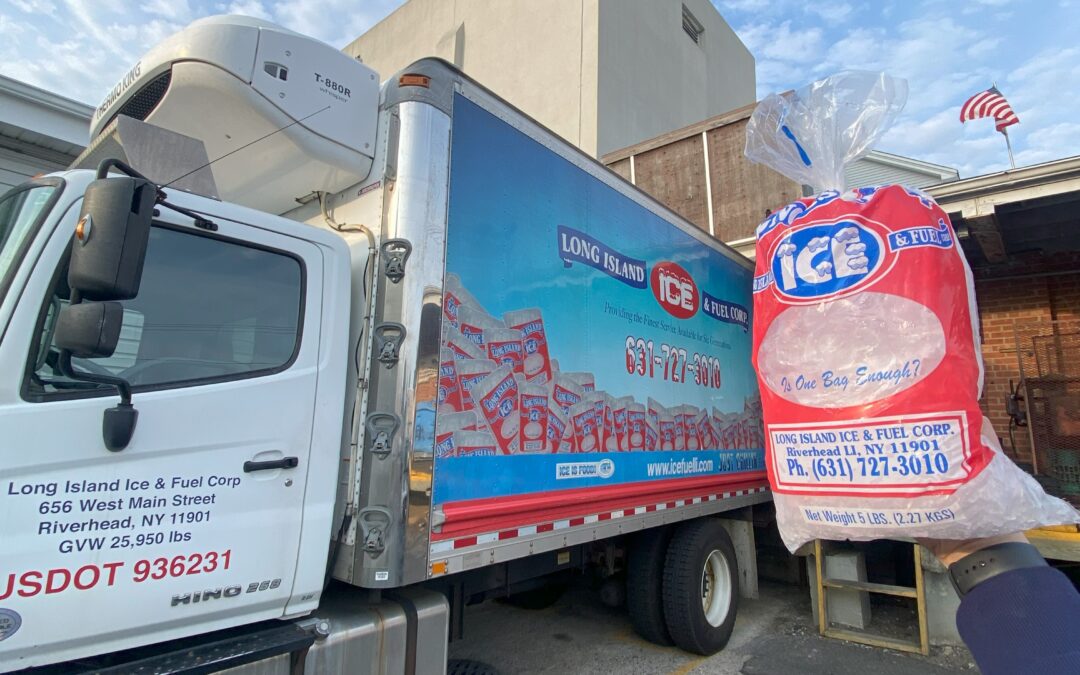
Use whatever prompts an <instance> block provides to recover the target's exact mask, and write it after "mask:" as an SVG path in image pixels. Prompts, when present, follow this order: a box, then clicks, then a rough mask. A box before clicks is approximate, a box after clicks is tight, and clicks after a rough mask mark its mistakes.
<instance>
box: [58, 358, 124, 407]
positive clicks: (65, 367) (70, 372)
mask: <svg viewBox="0 0 1080 675" xmlns="http://www.w3.org/2000/svg"><path fill="white" fill-rule="evenodd" d="M57 365H59V366H60V372H61V373H63V374H64V375H65V376H66V377H69V378H71V379H73V380H82V381H84V382H95V383H97V384H107V385H111V386H113V387H116V388H117V390H119V392H120V405H126V406H130V405H131V383H130V382H128V381H127V380H125V379H124V378H122V377H111V376H109V375H97V374H96V373H84V372H75V369H74V368H72V366H71V352H70V351H68V350H66V349H61V350H60V359H59V363H58V364H57Z"/></svg>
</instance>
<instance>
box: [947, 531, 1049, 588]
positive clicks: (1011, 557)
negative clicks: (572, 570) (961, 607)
mask: <svg viewBox="0 0 1080 675" xmlns="http://www.w3.org/2000/svg"><path fill="white" fill-rule="evenodd" d="M1045 566H1046V560H1045V559H1044V558H1043V557H1042V554H1040V553H1039V551H1038V549H1036V548H1035V547H1034V546H1032V545H1031V544H1028V543H1023V542H1018V541H1008V542H1004V543H1001V544H994V545H993V546H988V547H986V548H984V549H980V550H978V551H975V552H974V553H970V554H968V555H966V556H964V557H963V558H961V559H960V560H957V561H956V562H954V563H953V564H952V565H949V578H950V579H952V583H953V588H955V589H956V592H957V593H958V594H959V595H960V597H964V596H965V595H967V594H968V592H970V591H971V589H973V588H975V587H976V586H978V585H979V584H981V583H982V582H984V581H986V580H987V579H989V578H991V577H996V576H997V575H999V574H1002V573H1004V572H1009V571H1012V570H1018V569H1023V568H1025V567H1045Z"/></svg>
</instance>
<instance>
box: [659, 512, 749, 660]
mask: <svg viewBox="0 0 1080 675" xmlns="http://www.w3.org/2000/svg"><path fill="white" fill-rule="evenodd" d="M663 595H664V619H665V620H666V622H667V629H668V634H669V635H670V636H671V639H672V641H673V642H674V643H675V644H676V645H678V646H679V647H680V648H681V649H684V650H686V651H688V652H693V653H695V654H702V655H706V656H707V655H709V654H715V653H716V652H718V651H720V650H721V649H723V648H724V645H726V644H727V642H728V639H729V638H730V637H731V629H732V628H733V627H734V625H735V614H736V613H737V612H738V608H739V566H738V562H737V561H736V558H735V547H734V546H733V545H732V543H731V537H729V536H728V533H727V530H725V529H724V526H723V525H721V524H720V523H719V522H718V521H717V520H715V519H712V518H699V519H697V520H692V521H690V522H687V523H684V524H682V525H680V526H679V528H678V529H677V530H676V531H675V533H674V535H673V536H672V538H671V543H670V544H668V547H667V556H666V558H665V561H664V584H663Z"/></svg>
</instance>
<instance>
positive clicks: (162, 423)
mask: <svg viewBox="0 0 1080 675" xmlns="http://www.w3.org/2000/svg"><path fill="white" fill-rule="evenodd" d="M93 179H94V174H93V173H92V172H88V171H73V172H67V173H62V174H57V175H53V176H50V177H48V178H44V179H39V180H38V181H36V182H33V183H30V184H29V185H26V186H24V187H22V188H20V189H18V190H15V191H13V192H10V193H8V194H7V195H6V196H5V197H4V198H3V200H2V201H0V219H3V220H4V221H5V222H4V228H3V229H4V230H5V231H9V230H10V235H9V239H8V240H7V241H5V242H4V248H3V252H4V256H3V260H4V263H5V264H4V268H3V270H2V277H3V280H4V281H3V283H4V287H5V289H6V292H5V293H4V296H3V297H4V300H3V304H2V305H0V326H3V341H2V343H0V373H3V377H2V378H0V407H2V410H3V412H2V414H0V438H3V439H4V446H5V454H4V469H3V473H4V480H3V485H2V490H3V495H4V498H3V502H4V514H5V520H6V521H7V522H9V523H24V524H25V526H24V527H17V528H5V532H4V541H5V546H4V548H5V554H4V563H5V565H4V568H5V569H4V573H5V574H4V577H3V578H2V579H0V606H7V605H8V603H10V601H11V600H14V599H16V598H18V599H22V600H24V603H23V604H25V607H24V608H23V609H21V611H20V618H19V620H20V622H21V624H22V626H21V628H20V629H19V630H20V632H23V633H25V634H26V636H27V637H28V638H29V639H25V640H20V642H21V643H22V644H24V645H25V648H24V649H23V650H12V651H7V650H5V653H4V659H5V662H6V661H7V660H8V659H17V660H24V661H25V662H26V663H28V664H32V663H34V662H40V660H41V659H42V657H44V656H47V657H48V658H49V660H57V659H63V658H64V657H67V656H71V657H75V656H79V655H82V654H84V653H85V652H86V649H87V647H88V646H93V648H94V649H95V650H101V649H105V650H111V649H117V648H121V647H123V646H126V645H129V644H130V639H131V637H132V636H133V635H138V636H140V640H141V641H145V640H149V641H162V640H168V639H171V638H174V637H177V636H180V635H188V634H191V633H192V632H193V629H195V630H196V631H198V632H203V631H209V630H214V629H216V628H219V627H224V626H228V625H233V624H234V623H235V622H236V621H235V617H236V616H238V615H245V616H246V617H249V619H247V620H260V619H269V618H279V617H281V616H283V615H284V616H288V615H303V614H306V613H309V612H310V611H311V610H313V609H314V608H315V607H316V606H317V604H318V600H319V595H320V593H321V591H322V587H323V583H324V578H325V572H326V560H325V558H326V550H327V541H328V538H329V535H330V529H331V525H330V519H331V516H332V513H333V504H334V500H335V496H336V487H337V486H336V482H337V464H338V463H339V461H340V458H339V446H340V437H341V419H342V416H343V414H344V411H343V402H344V388H345V373H346V371H347V359H348V348H347V343H346V338H347V335H348V327H347V323H348V317H349V312H348V308H349V303H350V293H351V291H350V286H351V279H350V254H349V249H348V247H347V245H346V244H345V242H344V241H343V240H342V239H341V237H338V236H335V235H332V234H330V233H328V232H325V231H320V230H319V229H317V228H313V227H309V226H305V225H302V224H299V223H296V222H294V221H290V220H286V219H284V218H279V217H276V216H271V215H268V214H265V213H260V212H257V211H253V210H250V209H246V208H243V207H239V206H235V205H229V204H225V203H221V202H217V201H214V200H209V199H205V198H202V197H197V196H194V195H187V194H184V193H182V192H179V191H176V190H166V191H165V193H166V195H167V199H168V200H169V201H170V202H175V204H176V205H177V206H181V207H183V208H186V209H190V210H192V211H193V212H198V213H200V214H201V216H202V217H203V218H205V221H204V223H203V224H202V225H201V226H199V225H196V222H195V221H194V220H193V219H192V218H191V217H189V216H187V215H184V214H181V213H178V212H175V211H171V210H169V209H165V208H160V209H159V214H158V215H157V216H156V217H154V219H153V224H152V226H151V227H150V231H149V242H148V246H147V249H146V258H145V263H144V266H143V270H142V280H141V286H140V288H139V292H138V296H137V297H136V298H134V299H132V300H130V301H127V302H125V304H124V307H123V324H122V327H120V337H119V341H118V344H117V347H116V349H115V351H114V352H113V354H112V356H109V357H105V358H78V357H75V358H73V359H72V366H73V367H74V368H75V369H76V370H77V371H86V372H89V373H97V374H101V375H106V376H117V377H122V378H124V379H126V380H127V381H128V383H129V384H130V386H131V389H132V393H133V405H134V408H135V410H137V412H138V419H137V424H136V427H135V429H134V433H133V436H132V438H131V442H130V444H129V445H127V447H124V448H117V449H116V451H114V452H112V451H109V450H108V449H106V447H105V445H104V441H103V438H102V425H103V414H104V411H105V410H107V409H109V408H112V407H113V406H115V405H116V403H117V393H116V389H115V388H114V387H112V386H109V385H106V384H96V383H92V382H86V381H81V380H77V379H72V378H70V377H68V376H65V375H64V374H63V372H62V371H61V369H60V366H59V357H60V351H59V349H58V348H57V346H56V344H55V336H56V328H57V323H58V317H59V316H61V312H62V308H63V307H64V306H65V305H67V303H69V301H70V300H71V288H70V287H69V285H68V283H67V269H66V264H65V262H64V260H65V257H66V256H67V255H68V251H69V249H70V247H72V246H81V245H82V244H81V243H80V242H79V241H76V242H75V243H74V244H73V243H72V238H71V233H72V232H73V231H75V227H76V221H77V220H78V218H79V214H80V212H81V209H82V206H83V204H82V196H83V194H84V192H85V191H86V189H87V187H88V185H89V184H90V183H91V181H92V180H93ZM100 234H102V233H100V232H97V231H95V228H94V227H93V226H92V225H91V227H90V230H89V233H88V235H87V237H88V238H89V240H90V241H92V240H93V238H94V236H95V235H100ZM9 251H10V252H11V253H10V255H9ZM18 261H33V262H34V264H33V265H32V266H29V265H21V266H17V265H16V264H15V263H17V262H18ZM15 449H20V450H19V451H17V452H16V451H14V450H15ZM75 514H78V517H73V516H74V515H75ZM165 552H167V553H165ZM223 573H227V579H228V580H227V581H223V580H221V578H222V577H223V576H225V575H224V574H223ZM91 597H93V598H102V599H109V598H111V600H108V601H106V602H105V603H104V604H101V603H97V602H95V603H94V606H95V607H97V609H96V610H95V612H94V616H93V617H88V616H87V615H86V614H85V612H84V609H85V608H87V606H88V598H91ZM34 599H36V602H30V600H34ZM20 637H22V636H20ZM4 646H5V647H6V646H7V645H4Z"/></svg>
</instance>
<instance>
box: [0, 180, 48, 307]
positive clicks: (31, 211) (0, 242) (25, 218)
mask: <svg viewBox="0 0 1080 675" xmlns="http://www.w3.org/2000/svg"><path fill="white" fill-rule="evenodd" d="M59 189H60V188H59V186H56V185H35V186H31V187H28V188H23V189H16V190H12V191H10V192H8V193H7V194H5V195H4V196H3V197H0V300H2V299H3V298H4V296H5V295H7V289H8V286H9V285H10V284H11V278H12V277H13V276H14V275H15V268H16V267H17V266H18V263H19V261H20V260H22V257H23V255H24V253H25V251H26V246H27V244H29V241H30V236H31V234H32V233H33V232H34V231H35V230H36V229H37V224H38V223H39V222H41V219H42V217H43V216H44V215H45V211H46V209H47V208H48V207H49V204H50V198H51V197H52V196H53V194H54V193H55V192H56V191H57V190H59Z"/></svg>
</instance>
